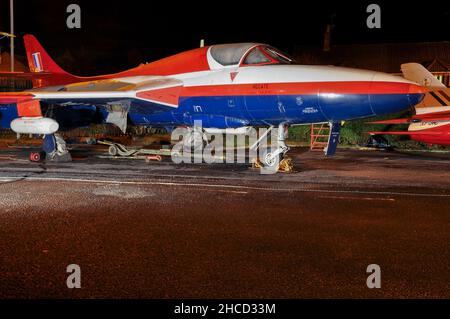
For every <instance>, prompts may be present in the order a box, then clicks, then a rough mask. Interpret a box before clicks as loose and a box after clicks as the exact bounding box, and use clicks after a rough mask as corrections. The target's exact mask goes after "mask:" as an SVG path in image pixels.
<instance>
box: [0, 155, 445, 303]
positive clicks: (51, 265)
mask: <svg viewBox="0 0 450 319" xmlns="http://www.w3.org/2000/svg"><path fill="white" fill-rule="evenodd" d="M95 149H96V151H95V152H93V151H92V150H91V151H87V148H86V147H83V148H78V149H76V150H74V152H73V154H74V158H75V160H74V161H73V162H71V163H59V164H57V163H52V164H36V163H31V162H28V161H27V160H26V150H21V149H12V148H4V149H1V150H0V297H2V298H34V297H37V298H54V297H57V298H108V297H113V298H262V297H264V298H315V297H317V298H358V297H369V298H371V297H383V298H390V297H401V298H429V297H439V298H448V297H449V296H450V169H449V167H450V154H430V153H416V154H401V153H395V152H394V153H392V152H389V153H387V152H374V151H356V150H339V151H338V153H337V155H336V156H335V157H333V158H324V157H323V156H322V155H321V154H320V153H311V152H306V151H305V150H294V151H293V152H291V156H292V157H293V158H294V163H295V165H296V172H294V173H291V174H281V173H280V174H276V175H261V174H259V171H258V170H256V169H251V168H249V167H248V166H247V165H236V164H235V165H219V164H216V165H204V164H201V165H186V164H183V165H175V164H173V163H172V162H170V160H165V161H163V162H161V163H146V162H145V161H143V160H131V159H108V158H98V157H96V156H95V155H99V154H100V153H101V150H105V149H104V148H99V147H96V148H95ZM69 264H78V265H79V266H80V267H81V285H82V288H81V289H68V288H67V286H66V278H67V276H68V273H66V267H67V265H69ZM369 264H378V265H379V266H380V267H381V282H382V286H381V288H380V289H369V288H367V286H366V278H367V276H368V275H369V274H368V273H366V268H367V266H368V265H369Z"/></svg>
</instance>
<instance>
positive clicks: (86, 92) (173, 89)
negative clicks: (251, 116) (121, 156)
mask: <svg viewBox="0 0 450 319" xmlns="http://www.w3.org/2000/svg"><path fill="white" fill-rule="evenodd" d="M182 86H183V82H182V81H180V80H177V79H174V78H170V77H149V76H139V77H127V78H114V79H107V80H98V81H89V82H79V83H73V84H68V85H61V86H54V87H46V88H42V89H34V90H30V91H26V92H15V93H13V92H8V93H0V104H16V105H17V109H18V114H19V116H24V117H26V116H28V117H30V116H31V117H33V116H38V115H39V114H41V108H40V102H46V103H50V104H56V105H60V106H62V107H64V106H71V105H90V106H95V107H99V108H103V109H106V111H107V112H108V113H107V114H108V115H107V118H106V122H107V123H112V124H116V125H117V126H118V127H119V128H120V129H121V130H122V131H125V130H126V125H127V114H128V113H132V112H141V113H146V114H153V113H157V112H163V111H168V110H170V109H171V108H174V107H178V100H179V94H180V92H181V88H182Z"/></svg>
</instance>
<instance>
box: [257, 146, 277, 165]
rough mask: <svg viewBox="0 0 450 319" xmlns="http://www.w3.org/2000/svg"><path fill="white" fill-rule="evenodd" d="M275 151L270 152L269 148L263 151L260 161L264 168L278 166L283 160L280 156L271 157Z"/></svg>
mask: <svg viewBox="0 0 450 319" xmlns="http://www.w3.org/2000/svg"><path fill="white" fill-rule="evenodd" d="M274 152H275V150H272V149H270V148H267V149H265V150H264V151H263V152H262V154H261V156H260V161H261V163H262V164H263V165H264V166H265V167H270V168H274V167H276V166H278V165H280V162H281V160H282V159H283V155H282V154H278V155H273V153H274Z"/></svg>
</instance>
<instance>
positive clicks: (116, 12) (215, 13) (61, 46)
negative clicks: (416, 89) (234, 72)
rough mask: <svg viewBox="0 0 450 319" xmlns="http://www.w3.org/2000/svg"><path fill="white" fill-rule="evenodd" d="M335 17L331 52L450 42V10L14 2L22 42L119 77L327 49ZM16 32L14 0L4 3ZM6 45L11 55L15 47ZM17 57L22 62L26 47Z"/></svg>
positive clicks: (85, 71) (3, 16)
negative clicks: (202, 50) (243, 55)
mask: <svg viewBox="0 0 450 319" xmlns="http://www.w3.org/2000/svg"><path fill="white" fill-rule="evenodd" d="M70 3H77V4H79V5H80V6H81V24H82V28H81V29H68V28H67V27H66V19H67V16H68V15H69V14H68V13H66V8H67V6H68V5H69V4H70ZM370 3H377V4H379V5H380V6H381V13H382V16H381V21H382V28H381V29H368V28H367V26H366V19H367V16H368V15H369V14H368V13H366V7H367V5H368V4H370ZM332 15H335V18H334V25H335V27H334V29H333V34H332V44H347V43H348V44H349V43H384V42H424V41H445V40H450V4H449V3H448V2H434V1H433V2H429V3H428V2H415V1H389V2H387V1H386V2H385V1H376V0H372V1H336V2H327V1H310V2H304V1H291V0H286V1H279V0H277V1H234V0H232V1H184V2H178V1H164V0H160V1H148V0H147V1H139V0H128V1H111V0H110V1H104V0H96V1H93V0H90V1H86V0H57V1H56V0H55V1H50V0H15V28H16V32H15V33H16V35H18V36H22V35H24V34H26V33H31V34H34V35H35V36H36V37H37V38H38V39H39V40H40V42H41V43H42V44H43V46H44V47H45V48H46V49H47V50H48V51H49V53H50V55H52V56H53V57H55V60H57V62H58V63H61V64H62V65H63V67H64V68H66V69H67V70H68V71H70V72H74V73H76V74H80V75H93V74H99V73H105V72H116V71H120V70H123V69H127V68H130V67H134V66H136V65H137V64H139V63H141V62H148V61H153V60H156V59H159V58H162V57H165V56H167V55H170V54H174V53H177V52H181V51H184V50H187V49H192V48H194V47H197V46H198V45H199V42H200V39H202V38H203V39H205V41H206V44H207V45H208V44H215V43H227V42H244V41H245V42H248V41H252V42H253V41H255V42H263V43H270V44H272V45H274V46H276V47H279V48H280V49H282V50H284V51H286V52H288V53H290V52H292V51H293V50H294V49H295V48H296V47H298V46H300V45H312V46H318V47H320V46H322V43H323V34H324V30H325V26H326V24H327V23H328V22H329V21H330V17H331V16H332ZM0 30H1V31H9V0H0ZM0 45H2V46H3V48H4V49H7V46H8V40H7V39H3V40H1V41H0ZM16 46H17V52H18V54H23V48H22V43H21V40H20V39H18V41H17V45H16Z"/></svg>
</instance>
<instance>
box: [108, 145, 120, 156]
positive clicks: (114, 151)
mask: <svg viewBox="0 0 450 319" xmlns="http://www.w3.org/2000/svg"><path fill="white" fill-rule="evenodd" d="M108 153H109V155H111V156H116V155H117V154H118V153H119V150H118V149H117V146H115V145H111V146H110V147H109V148H108Z"/></svg>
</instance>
